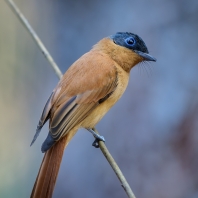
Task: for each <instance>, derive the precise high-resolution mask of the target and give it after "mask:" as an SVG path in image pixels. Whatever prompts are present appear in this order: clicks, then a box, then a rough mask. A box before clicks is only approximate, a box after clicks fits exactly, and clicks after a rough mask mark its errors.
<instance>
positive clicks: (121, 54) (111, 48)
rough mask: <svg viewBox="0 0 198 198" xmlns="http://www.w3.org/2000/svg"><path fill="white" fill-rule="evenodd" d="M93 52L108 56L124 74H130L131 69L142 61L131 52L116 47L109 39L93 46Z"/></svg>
mask: <svg viewBox="0 0 198 198" xmlns="http://www.w3.org/2000/svg"><path fill="white" fill-rule="evenodd" d="M92 50H93V51H99V52H102V53H105V54H107V55H108V56H110V57H111V58H112V59H113V60H114V61H115V62H116V63H118V64H119V65H120V66H121V67H122V68H123V69H124V70H125V71H126V72H130V70H131V68H132V67H134V66H135V65H136V64H138V63H139V62H141V61H142V59H141V57H140V56H138V55H137V54H136V53H135V52H133V51H132V50H129V49H127V48H125V47H122V46H118V45H116V44H115V43H114V42H113V41H112V40H111V39H110V38H104V39H102V40H101V41H99V42H98V43H97V44H96V45H94V46H93V49H92Z"/></svg>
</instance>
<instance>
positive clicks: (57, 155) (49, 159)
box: [30, 129, 77, 198]
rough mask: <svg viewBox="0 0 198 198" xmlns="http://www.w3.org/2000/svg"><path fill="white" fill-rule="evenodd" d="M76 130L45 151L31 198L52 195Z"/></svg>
mask: <svg viewBox="0 0 198 198" xmlns="http://www.w3.org/2000/svg"><path fill="white" fill-rule="evenodd" d="M76 131H77V130H76V129H75V130H74V129H73V130H72V131H70V132H69V133H68V134H67V135H66V136H65V137H63V138H61V139H60V140H59V141H58V142H57V143H56V144H54V146H53V147H51V148H50V149H49V150H48V151H47V152H46V153H45V155H44V158H43V161H42V163H41V167H40V170H39V172H38V175H37V178H36V181H35V183H34V187H33V189H32V193H31V196H30V197H31V198H51V197H52V194H53V190H54V187H55V184H56V179H57V176H58V172H59V168H60V164H61V161H62V157H63V153H64V150H65V147H66V146H67V144H68V143H69V141H70V140H71V138H72V137H73V136H74V135H75V133H76Z"/></svg>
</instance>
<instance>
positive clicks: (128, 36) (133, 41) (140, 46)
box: [110, 32, 156, 61]
mask: <svg viewBox="0 0 198 198" xmlns="http://www.w3.org/2000/svg"><path fill="white" fill-rule="evenodd" d="M110 38H111V39H112V40H113V42H114V43H115V44H117V45H120V46H122V47H125V48H128V49H129V50H132V51H133V52H135V53H136V54H138V55H139V56H141V57H142V58H143V60H144V61H156V59H155V58H154V57H152V56H151V55H150V54H149V51H148V49H147V47H146V44H145V43H144V41H143V40H142V39H141V38H140V37H139V36H138V35H136V34H133V33H130V32H117V33H116V34H114V35H112V36H111V37H110Z"/></svg>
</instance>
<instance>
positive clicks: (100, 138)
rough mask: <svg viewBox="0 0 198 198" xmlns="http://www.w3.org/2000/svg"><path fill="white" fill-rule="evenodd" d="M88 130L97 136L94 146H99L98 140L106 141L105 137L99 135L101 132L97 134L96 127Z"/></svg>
mask: <svg viewBox="0 0 198 198" xmlns="http://www.w3.org/2000/svg"><path fill="white" fill-rule="evenodd" d="M87 130H88V131H89V132H91V133H92V135H93V136H94V137H95V140H94V142H93V144H92V146H94V147H95V148H99V144H98V142H99V141H103V142H105V139H104V137H103V136H101V135H99V134H97V133H96V132H95V128H92V129H87Z"/></svg>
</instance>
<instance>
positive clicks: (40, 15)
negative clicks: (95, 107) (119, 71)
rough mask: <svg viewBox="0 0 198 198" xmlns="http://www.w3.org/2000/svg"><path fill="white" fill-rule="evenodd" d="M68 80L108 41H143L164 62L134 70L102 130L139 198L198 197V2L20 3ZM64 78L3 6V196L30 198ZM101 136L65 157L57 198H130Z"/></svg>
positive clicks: (76, 145)
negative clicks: (129, 37)
mask: <svg viewBox="0 0 198 198" xmlns="http://www.w3.org/2000/svg"><path fill="white" fill-rule="evenodd" d="M15 3H16V4H17V5H18V6H19V8H20V9H21V11H22V12H23V13H24V15H25V16H26V17H27V19H28V20H29V22H30V24H31V25H32V26H33V28H34V29H35V31H36V32H37V33H38V35H39V37H40V38H41V40H42V41H43V43H44V44H45V46H46V47H47V49H48V50H49V51H50V53H51V54H52V56H53V58H54V59H55V61H56V62H57V64H58V65H59V67H60V68H61V70H62V72H65V71H66V70H67V69H68V67H69V66H70V65H71V64H72V63H73V62H74V61H75V60H76V59H78V58H79V57H80V56H81V55H83V54H84V53H85V52H87V51H89V50H90V48H91V47H92V45H94V44H95V43H96V42H97V41H98V40H100V39H101V38H103V37H105V36H108V35H111V34H114V33H116V32H117V31H129V32H133V33H137V34H138V35H139V36H141V37H142V38H143V40H144V41H145V43H146V44H147V46H148V49H149V52H150V54H151V55H153V56H154V57H156V58H157V62H156V63H149V64H146V63H144V64H140V65H138V66H136V67H135V68H134V69H132V71H131V75H130V77H131V79H130V82H129V86H128V88H127V90H126V92H125V94H124V96H123V97H122V98H121V100H120V101H119V102H118V103H117V104H116V105H115V106H114V107H113V108H112V109H111V111H110V112H109V113H108V114H107V115H106V116H105V117H104V118H103V120H102V121H101V122H100V123H99V124H98V126H97V129H98V130H99V132H100V133H101V134H102V135H104V136H105V139H106V145H107V147H108V148H109V150H110V152H111V154H112V155H113V157H114V158H115V160H116V161H117V163H118V165H119V166H120V168H121V170H122V171H123V173H124V175H125V176H126V179H127V180H128V182H129V184H130V186H131V187H132V189H133V191H134V194H135V195H136V197H137V198H148V197H152V198H197V197H198V171H197V167H198V86H197V84H198V77H197V76H198V55H197V50H198V36H197V32H198V23H197V20H198V1H197V0H189V1H185V0H175V1H172V0H166V1H158V0H150V1H147V0H142V1H133V0H124V1H119V0H115V1H103V2H102V1H99V0H96V1H92V0H84V1H80V0H76V1H69V0H64V1H63V0H56V1H52V0H15ZM57 83H58V78H57V76H56V75H55V73H54V72H53V70H52V69H51V68H50V66H49V63H48V62H47V61H46V60H45V58H44V56H43V55H42V53H41V52H40V50H39V49H38V48H37V46H36V44H35V43H34V42H33V40H32V38H31V37H30V35H29V34H28V33H27V31H26V30H25V28H24V27H23V26H22V24H21V23H20V22H19V20H18V19H17V18H16V17H15V15H14V14H13V12H12V11H11V10H10V8H9V7H8V6H7V4H6V3H5V2H4V1H0V136H1V138H0V197H2V198H4V197H6V198H13V197H20V198H23V197H24V198H26V197H29V195H30V193H31V190H32V187H33V184H34V181H35V178H36V175H37V172H38V169H39V166H40V163H41V160H42V157H43V154H42V153H41V151H40V147H41V144H42V142H43V141H44V139H45V137H46V135H47V132H48V126H47V125H46V126H45V127H44V128H43V130H42V132H41V135H40V136H39V138H38V139H37V141H36V142H35V144H34V145H33V146H32V147H30V146H29V145H30V142H31V140H32V138H33V136H34V134H35V129H36V126H37V123H38V120H39V118H40V115H41V112H42V110H43V107H44V105H45V102H46V101H47V99H48V97H49V95H50V94H51V91H52V90H53V88H54V87H55V86H56V84H57ZM93 140H94V139H93V137H92V135H91V134H90V133H88V132H87V131H86V130H84V129H82V130H79V132H78V133H77V134H76V136H75V137H74V138H73V140H72V141H71V143H70V144H69V146H68V148H67V149H66V151H65V154H64V158H63V161H62V165H61V169H60V172H59V176H58V180H57V184H56V188H55V191H54V196H53V197H54V198H63V197H70V198H77V197H86V198H93V197H94V198H101V197H105V198H106V197H114V198H120V197H126V195H125V192H124V191H123V189H122V187H121V186H120V183H119V181H118V179H117V177H116V176H115V174H114V172H113V171H112V169H111V168H110V166H109V164H108V163H107V161H106V159H105V158H104V156H103V155H102V153H101V151H100V149H95V148H93V147H92V146H91V144H92V142H93Z"/></svg>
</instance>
